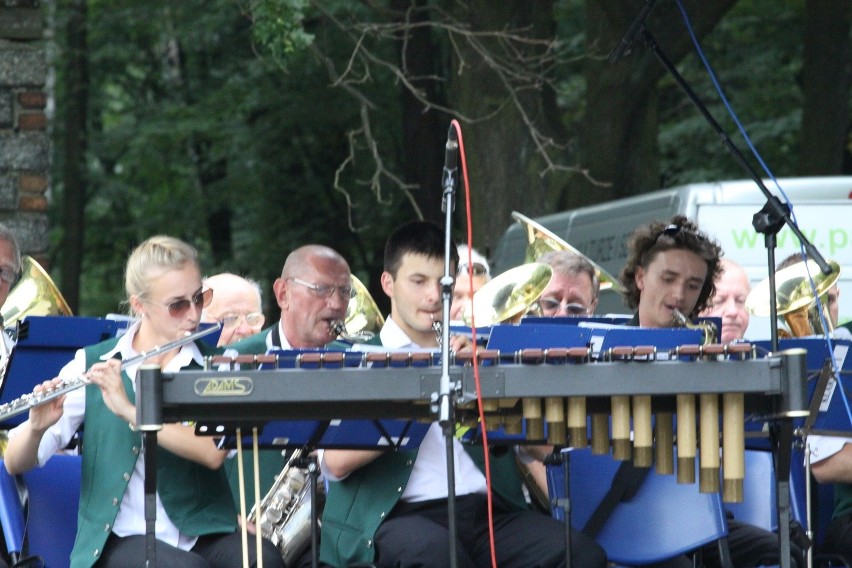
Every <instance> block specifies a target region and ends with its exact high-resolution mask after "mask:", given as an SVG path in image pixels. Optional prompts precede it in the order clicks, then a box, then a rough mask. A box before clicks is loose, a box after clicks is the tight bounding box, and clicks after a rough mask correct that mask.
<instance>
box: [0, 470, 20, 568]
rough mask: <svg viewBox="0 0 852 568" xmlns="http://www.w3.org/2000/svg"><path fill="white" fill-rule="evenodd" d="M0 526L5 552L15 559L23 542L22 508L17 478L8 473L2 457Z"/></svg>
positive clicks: (0, 472) (0, 471)
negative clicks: (0, 527)
mask: <svg viewBox="0 0 852 568" xmlns="http://www.w3.org/2000/svg"><path fill="white" fill-rule="evenodd" d="M0 526H2V527H3V538H4V539H5V542H6V552H8V553H9V557H10V558H12V560H13V561H15V560H17V559H18V558H19V557H20V555H21V550H22V548H23V544H24V508H23V507H22V506H21V494H20V490H19V488H18V480H17V479H16V478H15V477H14V476H12V475H9V472H7V471H6V464H5V462H4V461H3V460H2V459H0Z"/></svg>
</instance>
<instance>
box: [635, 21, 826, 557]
mask: <svg viewBox="0 0 852 568" xmlns="http://www.w3.org/2000/svg"><path fill="white" fill-rule="evenodd" d="M641 25H642V32H641V37H642V39H643V41H644V42H645V44H646V45H647V46H648V49H649V50H650V51H651V53H653V54H654V56H656V58H657V59H658V60H659V61H660V63H662V65H663V67H665V68H666V71H668V72H669V74H670V75H671V76H672V77H673V78H674V80H675V81H676V82H677V84H678V85H679V86H680V88H681V89H682V90H683V91H684V93H686V95H687V96H688V97H689V99H690V101H692V103H693V104H694V105H695V106H696V108H698V110H699V112H701V114H702V115H703V116H704V118H705V119H706V120H707V122H708V123H709V124H710V126H711V127H712V128H713V129H714V130H715V132H716V134H718V135H719V138H720V139H721V140H722V143H723V145H724V146H725V148H726V149H727V150H728V152H729V153H730V154H731V155H732V156H733V158H734V160H735V161H736V162H737V163H738V164H739V165H740V166H741V167H742V168H743V169H745V171H746V172H747V173H748V174H749V176H750V177H751V178H752V179H753V180H754V182H755V183H756V184H757V186H758V187H759V188H760V190H761V191H762V192H763V194H764V196H765V197H766V204H765V205H764V206H763V208H762V209H761V210H760V211H758V212H757V213H755V215H754V217H753V219H752V225H753V226H754V229H755V230H756V231H757V232H759V233H763V235H764V240H765V243H766V248H767V266H768V271H769V311H770V322H771V324H772V325H771V326H770V327H771V343H772V351H773V352H777V351H778V331H777V330H776V329H775V324H774V322H775V321H776V319H777V317H778V307H777V305H776V293H775V248H776V235H777V233H778V231H780V230H781V228H782V227H783V226H784V225H785V224H786V225H787V226H788V227H789V228H790V230H791V231H792V232H793V234H795V235H796V238H798V239H799V242H801V243H802V245H803V246H804V247H805V250H806V252H807V255H808V257H810V258H813V259H814V261H815V262H816V263H817V265H818V266H819V267H820V270H821V271H822V272H823V273H824V274H829V273H830V272H831V267H830V266H829V265H828V263H827V262H826V261H825V259H824V258H823V257H822V255H821V254H820V253H819V251H818V250H817V249H816V247H815V246H814V245H813V244H811V243H810V242H809V241H808V240H807V238H806V237H805V236H804V234H802V232H801V231H800V230H799V228H798V227H797V226H796V224H795V223H793V220H792V218H791V217H790V208H789V206H788V205H786V204H784V203H782V202H781V200H780V199H778V197H777V196H775V195H773V194H772V193H771V192H770V191H769V189H767V187H766V185H765V184H764V183H763V180H762V179H761V178H760V175H758V173H757V172H756V171H755V170H754V168H752V166H751V164H749V162H748V160H747V159H746V158H745V156H743V154H742V153H741V152H740V151H739V149H738V148H737V147H736V146H735V145H734V144H733V142H731V139H730V137H728V135H727V134H726V133H725V131H724V129H723V128H722V127H721V126H720V125H719V123H718V122H716V119H715V118H713V115H712V114H710V111H709V110H708V109H707V107H706V106H705V105H704V104H703V103H702V102H701V99H700V98H699V97H698V95H696V94H695V92H694V91H693V90H692V88H690V86H689V84H688V83H687V82H686V80H685V79H684V78H683V76H681V74H680V73H679V72H678V70H677V68H676V67H675V66H674V64H673V63H672V62H671V61H670V60H669V58H668V57H666V55H665V54H664V53H663V52H662V50H661V49H660V46H659V44H658V43H657V41H656V39H655V38H654V36H653V35H651V33H650V32H649V31H648V30H647V29H646V28H645V27H644V24H641ZM781 416H782V419H780V420H773V422H772V426H771V427H770V438H771V445H772V450H773V452H772V454H773V456H774V461H775V479H776V485H777V496H776V499H777V503H776V505H777V509H778V541H779V555H780V567H781V568H790V516H791V515H790V455H791V452H792V433H793V423H792V420H790V419H789V417H784V416H783V413H782V414H781Z"/></svg>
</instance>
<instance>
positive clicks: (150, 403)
mask: <svg viewBox="0 0 852 568" xmlns="http://www.w3.org/2000/svg"><path fill="white" fill-rule="evenodd" d="M138 391H139V393H138V394H139V396H138V397H137V404H136V425H137V430H139V431H140V432H142V442H143V448H142V449H143V455H144V457H145V483H144V485H145V567H146V568H154V567H156V566H157V537H156V527H157V432H159V431H160V430H162V429H163V375H162V374H161V373H160V366H159V365H142V366H141V367H139V387H138Z"/></svg>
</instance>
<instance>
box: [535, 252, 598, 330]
mask: <svg viewBox="0 0 852 568" xmlns="http://www.w3.org/2000/svg"><path fill="white" fill-rule="evenodd" d="M539 262H543V263H545V264H548V265H550V267H551V268H552V269H553V276H552V277H551V279H550V283H549V284H548V285H547V288H545V289H544V292H542V293H541V297H540V298H539V300H538V304H539V306H541V315H543V316H547V317H556V316H574V317H577V316H589V315H592V314H593V313H595V308H596V307H597V305H598V296H599V295H600V280H599V279H598V275H597V273H596V272H595V267H594V266H592V263H590V262H589V261H588V260H586V259H585V258H583V257H582V256H580V255H578V254H576V253H573V252H571V251H567V250H564V251H553V252H549V253H547V254H545V255H543V256H542V257H541V259H540V260H539Z"/></svg>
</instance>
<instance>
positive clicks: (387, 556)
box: [375, 495, 606, 568]
mask: <svg viewBox="0 0 852 568" xmlns="http://www.w3.org/2000/svg"><path fill="white" fill-rule="evenodd" d="M493 501H494V546H495V553H496V557H497V565H498V566H500V567H501V568H536V567H539V568H558V567H563V566H565V525H564V524H563V523H561V522H559V521H557V520H555V519H553V518H551V517H549V516H547V515H544V514H542V513H538V512H534V511H520V512H519V511H513V510H510V509H509V508H508V507H506V506H505V505H504V504H503V503H501V502H500V499H499V497H497V496H496V495H495V496H494V499H493ZM447 525H448V514H447V501H446V499H441V500H437V501H429V502H426V503H414V504H408V503H400V504H398V505H397V506H396V507H395V508H394V510H393V512H392V513H391V515H390V517H389V518H388V519H387V520H385V521H384V522H383V523H382V524H381V526H380V527H379V530H378V531H377V533H376V536H375V547H376V566H378V567H379V568H415V567H427V566H428V567H429V568H442V567H445V566H449V565H450V562H449V555H448V554H447V549H448V542H449V532H448V530H447ZM456 529H457V531H456V533H457V535H456V550H457V559H458V566H459V568H475V567H482V568H488V567H490V566H491V550H490V545H489V536H488V510H487V501H486V498H485V495H467V496H464V497H459V498H457V499H456ZM571 564H572V567H573V568H604V567H605V566H606V554H605V553H604V551H603V549H602V548H601V547H600V546H599V545H598V544H597V543H595V542H594V541H593V540H592V539H590V538H589V537H587V536H586V535H583V534H581V533H579V532H576V531H572V540H571Z"/></svg>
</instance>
